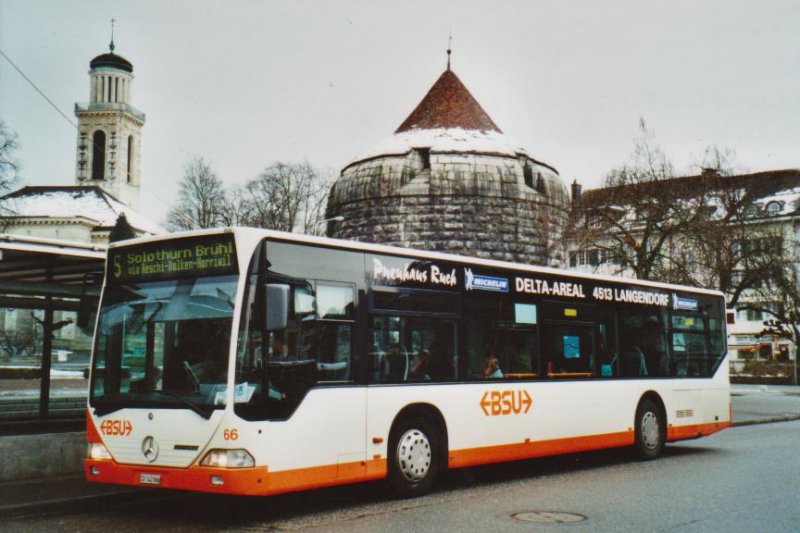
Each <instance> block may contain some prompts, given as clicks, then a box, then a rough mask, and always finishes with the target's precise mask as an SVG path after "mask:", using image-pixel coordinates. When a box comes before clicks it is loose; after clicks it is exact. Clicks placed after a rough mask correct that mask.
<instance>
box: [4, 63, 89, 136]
mask: <svg viewBox="0 0 800 533" xmlns="http://www.w3.org/2000/svg"><path fill="white" fill-rule="evenodd" d="M0 54H2V56H3V57H4V58H5V59H6V61H8V62H9V64H10V65H11V66H12V67H14V70H16V71H17V72H19V75H20V76H22V77H23V78H25V81H27V82H28V83H30V85H31V87H33V88H34V89H35V90H36V92H37V93H39V94H40V95H41V96H42V98H44V99H45V100H47V103H48V104H50V105H51V106H53V109H55V110H56V112H57V113H58V114H59V115H61V116H62V117H64V120H66V121H67V122H69V123H70V124H72V127H74V128H75V129H76V130H78V131H80V130H79V129H78V125H77V124H75V123H74V122H73V121H72V119H70V118H69V117H68V116H67V115H65V114H64V113H63V112H62V111H61V110H60V109H59V108H58V106H57V105H56V104H54V103H53V101H52V100H50V98H48V97H47V95H46V94H44V91H42V90H41V89H40V88H39V87H37V86H36V84H35V83H33V80H31V79H30V78H29V77H28V76H26V75H25V73H24V72H22V69H21V68H19V67H18V66H17V65H16V64H15V63H14V62H13V61H11V58H10V57H8V56H7V55H6V53H5V52H3V50H2V49H0Z"/></svg>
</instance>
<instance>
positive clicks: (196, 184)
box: [167, 156, 228, 230]
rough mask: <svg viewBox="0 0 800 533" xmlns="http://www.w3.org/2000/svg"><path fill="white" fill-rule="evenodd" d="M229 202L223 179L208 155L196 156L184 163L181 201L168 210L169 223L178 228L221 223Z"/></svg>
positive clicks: (179, 193) (207, 226)
mask: <svg viewBox="0 0 800 533" xmlns="http://www.w3.org/2000/svg"><path fill="white" fill-rule="evenodd" d="M227 204H228V202H227V199H226V196H225V190H224V188H223V185H222V181H220V179H219V178H218V177H217V174H216V172H214V169H212V168H211V165H210V164H209V163H208V162H206V161H205V159H203V158H202V157H199V156H195V157H194V158H192V160H191V161H189V162H188V163H187V164H186V166H185V167H184V174H183V178H182V179H181V183H180V189H179V191H178V203H177V204H176V205H175V206H174V207H172V208H171V209H170V211H169V213H168V214H167V225H168V226H170V228H172V229H175V230H187V229H202V228H213V227H217V226H220V225H222V224H223V212H224V211H225V208H226V207H227Z"/></svg>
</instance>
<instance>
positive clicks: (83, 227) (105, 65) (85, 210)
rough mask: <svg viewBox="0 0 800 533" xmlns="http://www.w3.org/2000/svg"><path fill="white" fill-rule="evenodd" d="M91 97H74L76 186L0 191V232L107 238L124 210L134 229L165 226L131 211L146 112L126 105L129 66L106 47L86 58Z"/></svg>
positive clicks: (94, 240) (73, 238)
mask: <svg viewBox="0 0 800 533" xmlns="http://www.w3.org/2000/svg"><path fill="white" fill-rule="evenodd" d="M89 67H90V70H89V80H90V84H89V89H90V90H89V103H86V104H75V116H76V117H77V118H78V137H77V147H76V148H77V150H76V162H75V178H74V179H75V181H74V185H65V186H60V185H47V186H26V187H22V188H21V189H19V190H16V191H13V192H11V193H9V194H6V195H5V196H3V197H2V198H0V205H2V208H3V209H2V213H3V214H2V216H0V232H2V233H12V234H18V235H28V236H32V237H39V238H49V239H66V240H71V241H77V242H86V243H107V242H108V238H109V234H110V232H111V229H112V228H113V227H114V224H115V223H116V222H117V219H118V218H119V217H120V216H121V215H124V216H125V218H126V220H127V222H128V224H130V225H131V227H132V228H133V231H134V233H135V234H136V235H137V236H141V235H151V234H156V233H162V232H163V231H164V230H163V229H162V228H161V227H160V226H159V225H158V224H156V223H154V222H152V221H150V220H148V219H147V218H146V217H145V216H143V215H141V214H140V213H138V212H137V211H136V209H137V208H138V206H139V190H140V186H141V180H140V178H141V176H140V168H141V165H140V163H141V141H142V126H143V125H144V122H145V115H144V113H142V112H141V111H139V110H138V109H136V108H134V107H133V106H132V105H131V85H132V82H133V65H132V64H131V62H130V61H128V60H127V59H125V58H124V57H122V56H120V55H117V54H115V53H114V40H113V38H112V40H111V44H110V46H109V52H108V53H104V54H100V55H98V56H97V57H95V58H94V59H92V60H91V61H90V63H89Z"/></svg>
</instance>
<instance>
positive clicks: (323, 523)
mask: <svg viewBox="0 0 800 533" xmlns="http://www.w3.org/2000/svg"><path fill="white" fill-rule="evenodd" d="M530 520H539V522H531V521H530ZM542 520H556V522H549V523H547V522H541V521H542ZM570 520H577V521H575V522H570ZM1 529H2V530H3V531H26V532H34V531H35V532H39V531H85V532H101V531H102V532H107V531H211V530H213V531H219V530H230V531H282V530H290V531H291V530H310V531H326V532H327V531H334V532H335V531H347V532H353V531H378V530H380V531H381V532H382V533H390V532H393V531H397V532H402V533H408V532H409V531H414V532H418V531H521V530H530V531H545V532H547V531H569V532H573V531H593V532H594V531H615V532H617V531H681V532H695V531H726V532H738V531H746V532H765V531H769V532H782V531H786V532H797V531H800V421H794V422H782V423H774V424H761V425H753V426H741V427H735V428H731V429H728V430H726V431H723V432H722V433H719V434H716V435H713V436H711V437H709V438H706V439H701V440H697V441H690V442H684V443H680V444H674V445H670V446H668V447H667V450H666V453H665V455H664V456H663V457H662V458H661V459H659V460H657V461H652V462H636V461H633V460H631V459H630V457H629V455H628V453H627V452H626V451H625V450H608V451H603V452H593V453H585V454H577V455H569V456H564V457H558V458H549V459H536V460H531V461H523V462H516V463H509V464H503V465H494V466H487V467H480V468H473V469H468V470H461V471H453V472H449V473H447V474H446V475H445V477H444V479H442V480H441V483H440V484H439V485H438V488H437V490H436V491H435V492H434V493H433V494H431V495H428V496H425V497H423V498H419V499H414V500H397V499H394V497H393V496H392V495H391V493H390V492H389V491H388V489H387V488H386V487H385V485H384V484H383V483H369V484H361V485H354V486H348V487H338V488H332V489H324V490H318V491H312V492H305V493H298V494H288V495H282V496H277V497H272V498H240V497H219V496H212V495H203V494H189V493H174V492H172V493H159V492H158V491H155V492H148V493H147V494H146V495H145V497H137V498H136V499H135V500H134V501H131V502H128V503H121V502H115V503H111V504H109V503H108V502H104V503H103V504H102V505H99V506H98V508H97V509H96V510H94V511H92V512H88V513H87V512H81V513H74V514H59V515H50V516H35V517H21V518H16V519H11V520H9V521H7V522H5V523H4V524H3V525H2V527H1Z"/></svg>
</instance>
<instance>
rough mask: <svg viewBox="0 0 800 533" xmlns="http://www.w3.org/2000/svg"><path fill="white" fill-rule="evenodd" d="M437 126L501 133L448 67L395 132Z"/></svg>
mask: <svg viewBox="0 0 800 533" xmlns="http://www.w3.org/2000/svg"><path fill="white" fill-rule="evenodd" d="M438 128H445V129H453V128H461V129H464V130H478V131H496V132H498V133H502V131H500V128H498V127H497V125H496V124H495V123H494V121H492V119H491V117H489V115H488V114H487V113H486V111H484V110H483V108H482V107H481V105H480V104H479V103H478V101H477V100H475V98H474V97H473V96H472V95H471V94H470V92H469V91H468V90H467V88H466V87H464V84H463V83H461V80H460V79H458V76H456V75H455V73H454V72H453V71H452V70H450V69H449V68H448V69H447V70H445V71H444V72H443V73H442V75H441V76H439V79H438V80H436V83H434V84H433V87H431V88H430V90H429V91H428V94H426V95H425V98H423V99H422V101H421V102H420V103H419V105H418V106H417V107H416V108H415V109H414V111H412V112H411V114H410V115H409V116H408V118H407V119H406V120H405V121H404V122H403V123H402V124H401V125H400V127H399V128H397V130H396V131H395V133H402V132H404V131H410V130H432V129H438Z"/></svg>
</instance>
